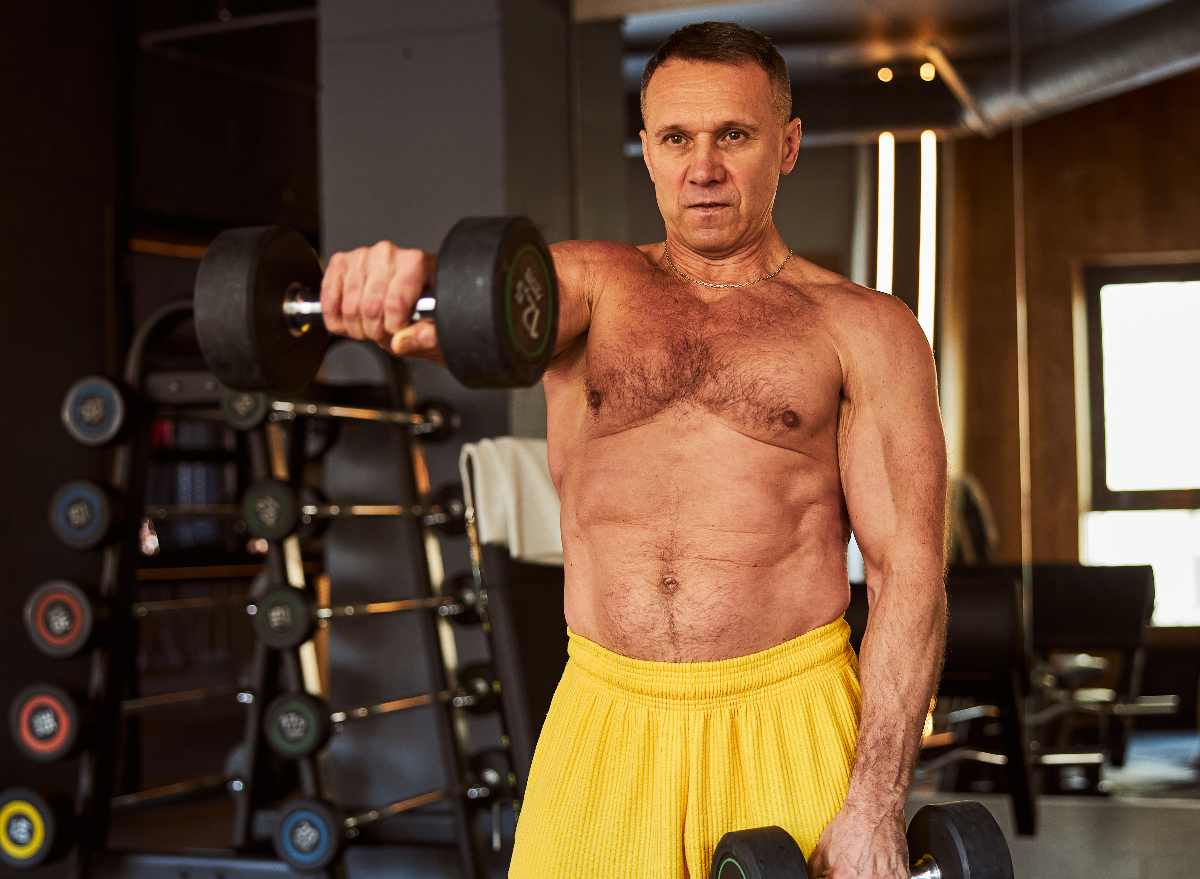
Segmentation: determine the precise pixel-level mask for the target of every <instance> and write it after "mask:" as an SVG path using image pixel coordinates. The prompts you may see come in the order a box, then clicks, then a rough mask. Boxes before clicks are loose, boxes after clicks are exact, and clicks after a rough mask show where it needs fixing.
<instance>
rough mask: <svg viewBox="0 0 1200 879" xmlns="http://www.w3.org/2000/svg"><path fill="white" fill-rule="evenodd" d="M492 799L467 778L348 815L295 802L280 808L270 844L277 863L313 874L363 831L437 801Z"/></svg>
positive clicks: (479, 802)
mask: <svg viewBox="0 0 1200 879" xmlns="http://www.w3.org/2000/svg"><path fill="white" fill-rule="evenodd" d="M493 795H494V794H493V791H492V790H491V789H490V788H489V787H488V786H487V785H486V784H483V783H481V782H479V781H477V780H475V779H473V778H468V779H467V781H466V783H465V784H464V785H462V786H460V787H451V788H444V789H442V790H435V791H430V792H429V793H426V794H421V795H420V796H415V797H410V798H409V799H407V800H400V801H399V802H395V803H389V804H387V805H385V806H376V807H375V808H373V809H368V810H366V811H363V812H358V813H356V814H352V815H348V814H346V813H344V812H343V811H342V810H340V809H338V808H337V807H336V806H334V805H332V804H330V803H327V802H325V801H323V800H317V799H309V798H301V799H295V800H292V801H291V802H289V803H288V804H287V806H285V807H284V810H283V813H282V814H281V815H280V819H279V824H278V826H277V827H276V829H275V832H274V833H273V834H272V836H271V842H272V844H273V845H274V847H275V854H276V855H278V856H279V858H280V860H282V861H284V862H285V863H287V864H288V865H289V866H291V867H293V868H295V869H297V870H300V871H302V872H305V873H315V872H319V871H321V870H324V869H325V868H327V867H328V866H329V865H330V864H332V863H333V862H334V861H335V860H337V856H338V854H339V853H340V852H341V849H342V846H343V845H345V844H346V843H347V842H348V841H350V840H352V839H355V838H356V837H357V836H358V835H359V833H360V832H361V831H362V829H363V828H364V827H367V826H369V825H371V824H374V823H376V822H378V821H382V820H383V819H385V818H390V817H391V816H393V815H399V814H400V813H401V812H407V811H410V810H411V809H416V808H418V807H419V806H425V805H428V804H429V803H436V802H437V801H439V800H448V799H451V798H454V797H460V796H461V797H463V798H465V799H466V800H468V801H469V802H470V803H472V804H474V805H484V804H486V803H488V802H490V800H491V798H492V797H493Z"/></svg>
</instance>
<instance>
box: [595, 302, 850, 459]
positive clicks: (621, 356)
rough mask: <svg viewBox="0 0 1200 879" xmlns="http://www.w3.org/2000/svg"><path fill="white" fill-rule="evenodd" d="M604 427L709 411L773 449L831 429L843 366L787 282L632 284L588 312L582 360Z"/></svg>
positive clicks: (808, 306)
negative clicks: (695, 290) (706, 292)
mask: <svg viewBox="0 0 1200 879" xmlns="http://www.w3.org/2000/svg"><path fill="white" fill-rule="evenodd" d="M584 370H585V397H586V404H587V409H588V415H589V420H590V421H591V422H592V426H593V427H594V428H595V429H596V430H597V432H599V433H608V432H610V431H612V430H618V429H622V428H623V427H626V426H629V425H632V424H635V423H638V422H643V421H646V420H648V419H652V418H657V417H659V416H663V415H667V414H671V413H680V414H682V413H696V412H699V413H706V414H708V415H711V416H714V417H715V418H717V419H719V420H720V421H722V422H724V423H725V424H727V425H728V426H730V427H732V428H734V429H735V430H738V431H740V432H742V433H746V434H748V435H750V436H754V437H756V438H761V439H763V440H764V441H767V442H772V443H774V444H776V445H784V446H788V447H796V448H798V447H799V446H801V445H805V444H806V441H807V440H810V439H811V438H812V437H814V436H815V435H819V434H826V433H830V432H831V431H832V430H833V428H834V426H835V425H836V420H837V409H838V403H839V400H840V397H841V370H840V364H839V362H838V360H837V356H836V354H835V353H834V351H833V349H832V347H831V345H830V344H829V342H828V341H827V337H826V335H825V333H823V332H822V331H821V326H820V313H819V308H818V307H817V306H815V305H814V304H813V303H812V302H811V301H810V300H809V299H808V298H807V297H805V296H803V295H802V294H799V293H797V292H795V291H793V290H791V289H790V288H788V287H785V286H783V285H777V284H776V285H771V286H766V285H764V286H763V287H762V288H761V289H758V290H754V291H748V290H740V291H730V292H729V293H727V294H725V295H722V296H721V297H720V298H719V299H715V300H713V301H704V300H702V299H700V298H698V297H696V296H694V295H691V294H690V293H689V291H687V290H682V291H681V290H680V289H679V285H674V284H671V285H667V286H666V287H665V288H663V287H662V286H660V285H659V284H654V283H646V284H643V285H633V286H631V287H630V288H628V289H625V290H622V291H621V292H620V293H619V294H617V295H612V296H606V297H605V298H604V299H603V300H602V301H601V304H600V306H599V307H598V308H597V309H596V311H595V313H594V314H593V315H592V322H591V328H590V331H589V335H588V340H587V351H586V358H585V364H584Z"/></svg>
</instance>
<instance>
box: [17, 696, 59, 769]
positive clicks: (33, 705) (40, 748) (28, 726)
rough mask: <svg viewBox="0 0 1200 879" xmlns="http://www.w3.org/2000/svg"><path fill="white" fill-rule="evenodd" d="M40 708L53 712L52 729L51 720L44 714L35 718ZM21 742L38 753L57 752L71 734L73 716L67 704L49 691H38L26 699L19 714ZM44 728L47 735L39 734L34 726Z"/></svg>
mask: <svg viewBox="0 0 1200 879" xmlns="http://www.w3.org/2000/svg"><path fill="white" fill-rule="evenodd" d="M39 708H43V709H48V710H49V711H51V712H53V721H52V722H53V724H54V728H53V729H50V728H49V724H50V721H49V719H48V718H45V717H44V716H42V717H38V718H34V713H35V712H37V711H38V709H39ZM17 718H18V723H19V727H18V728H19V730H20V735H21V743H22V744H23V745H24V746H25V747H26V748H28V749H29V750H30V751H32V752H34V753H36V754H42V755H45V756H50V755H53V754H56V753H57V752H58V751H59V750H60V749H61V748H62V747H63V745H64V744H65V743H66V741H67V739H68V737H69V736H70V735H71V716H70V714H69V713H68V712H67V710H66V706H64V705H63V704H62V702H60V701H59V700H58V699H56V698H55V697H53V696H51V695H49V694H47V693H36V694H34V695H33V696H31V697H30V698H29V699H27V700H26V701H25V703H24V704H23V705H22V706H21V708H20V710H19V712H18V715H17ZM35 724H36V725H38V726H39V727H40V728H44V729H45V732H46V733H47V735H46V736H41V735H38V734H37V733H36V732H35V729H34V726H35Z"/></svg>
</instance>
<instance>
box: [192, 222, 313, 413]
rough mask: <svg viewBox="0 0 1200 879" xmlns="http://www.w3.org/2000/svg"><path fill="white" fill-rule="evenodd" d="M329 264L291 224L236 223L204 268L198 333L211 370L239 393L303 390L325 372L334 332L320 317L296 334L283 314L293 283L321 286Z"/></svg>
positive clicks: (203, 263) (214, 246) (220, 238)
mask: <svg viewBox="0 0 1200 879" xmlns="http://www.w3.org/2000/svg"><path fill="white" fill-rule="evenodd" d="M321 274H322V273H321V264H320V262H319V261H318V259H317V256H316V254H315V253H313V250H312V248H311V247H310V246H309V244H308V242H307V241H306V240H305V239H304V236H303V235H301V234H300V233H299V232H297V231H295V230H294V229H288V228H286V227H283V226H253V227H247V228H242V229H228V230H226V231H224V232H222V233H221V234H220V235H218V236H217V237H216V238H215V239H213V242H212V244H211V245H209V248H208V250H207V252H205V254H204V258H203V259H202V260H201V261H200V268H199V270H198V272H197V274H196V289H195V309H196V310H195V319H196V337H197V339H198V340H199V342H200V351H201V353H202V354H203V355H204V360H205V362H206V363H207V364H208V368H209V369H211V370H212V371H213V374H214V375H216V377H217V380H218V381H220V382H221V384H223V385H225V386H226V387H227V388H232V389H234V390H238V391H278V392H283V393H294V392H296V391H299V390H300V389H301V388H303V387H304V386H305V385H307V384H308V383H309V382H310V381H312V379H313V377H314V376H315V375H316V374H317V370H318V369H320V367H321V360H322V358H323V357H324V356H325V346H326V344H327V342H328V334H327V333H326V331H325V328H324V325H323V324H321V323H320V322H319V321H317V322H316V323H314V324H313V325H312V326H311V327H310V328H309V330H308V331H307V332H305V333H302V334H299V335H297V334H294V333H293V332H292V330H291V329H290V328H289V327H288V325H287V323H286V321H285V320H284V316H283V302H284V299H285V298H286V296H287V293H288V290H289V288H292V286H293V285H299V286H303V287H307V288H309V289H310V290H313V291H318V290H320V288H321Z"/></svg>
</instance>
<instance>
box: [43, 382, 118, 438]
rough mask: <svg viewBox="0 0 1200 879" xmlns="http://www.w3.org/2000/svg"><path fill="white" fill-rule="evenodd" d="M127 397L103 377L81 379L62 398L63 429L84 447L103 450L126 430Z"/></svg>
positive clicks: (114, 383)
mask: <svg viewBox="0 0 1200 879" xmlns="http://www.w3.org/2000/svg"><path fill="white" fill-rule="evenodd" d="M127 408H128V407H127V405H126V395H125V392H124V391H123V390H122V389H121V387H120V386H119V385H118V384H117V383H116V382H114V381H113V380H112V379H108V378H105V377H104V376H102V375H88V376H84V377H83V378H81V379H80V380H79V381H77V382H75V384H73V385H71V387H70V388H69V389H68V390H67V393H66V395H65V396H64V397H63V403H62V409H61V410H60V415H61V416H62V423H63V427H65V428H66V430H67V433H68V434H70V435H71V438H72V439H73V440H75V441H76V442H78V443H82V444H83V445H85V446H92V447H97V446H105V445H108V444H109V443H111V442H113V441H114V440H116V439H117V438H118V437H119V436H120V435H121V432H122V429H123V428H124V426H125V419H126V415H127Z"/></svg>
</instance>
